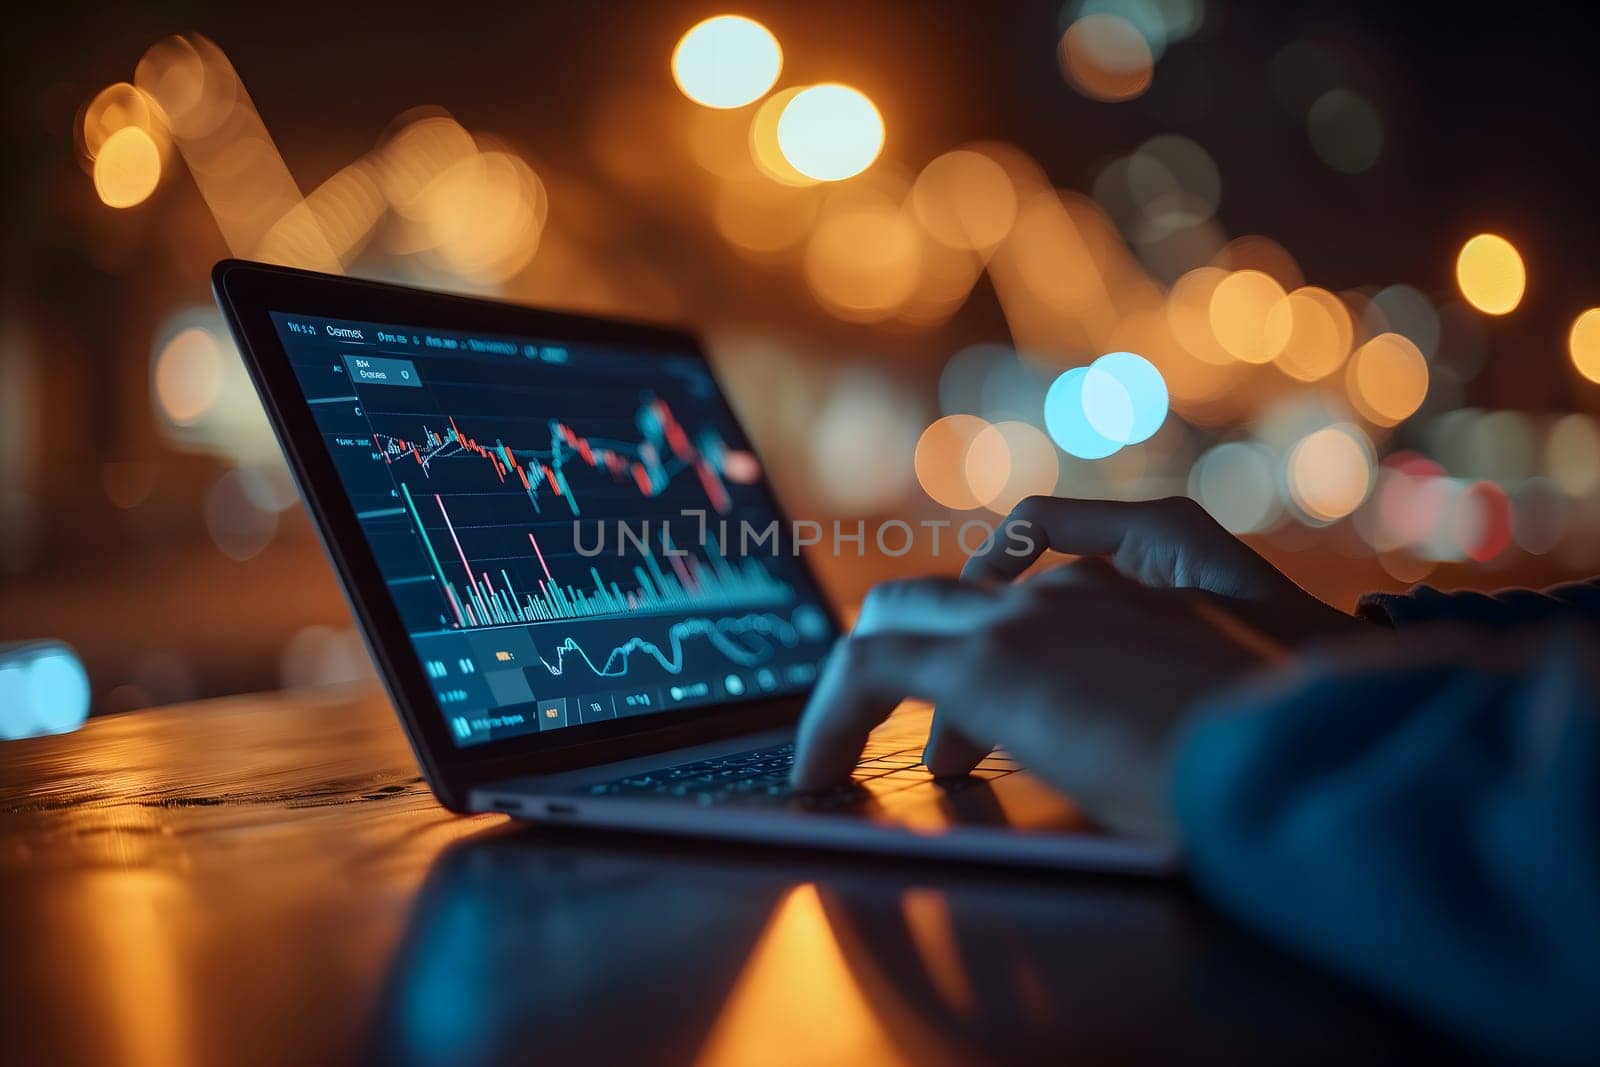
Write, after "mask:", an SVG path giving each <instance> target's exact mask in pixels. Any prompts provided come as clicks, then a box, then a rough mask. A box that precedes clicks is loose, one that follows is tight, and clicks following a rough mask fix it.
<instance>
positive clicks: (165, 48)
mask: <svg viewBox="0 0 1600 1067" xmlns="http://www.w3.org/2000/svg"><path fill="white" fill-rule="evenodd" d="M133 83H134V85H136V86H138V87H139V90H140V91H141V92H143V93H144V94H145V95H146V96H148V97H150V98H151V99H152V100H154V101H155V102H156V103H157V104H158V105H159V106H160V108H161V114H162V117H163V118H164V119H165V120H166V124H167V127H168V128H169V129H171V131H172V132H173V134H174V135H175V136H177V137H179V138H183V139H187V140H199V139H201V138H205V137H208V136H210V135H211V134H213V133H215V132H216V131H217V130H218V129H219V128H220V127H221V126H222V125H223V123H224V122H226V121H227V120H228V119H229V118H230V116H232V115H233V111H234V108H235V106H236V105H237V103H238V101H239V97H240V95H241V93H242V91H243V90H242V87H241V86H240V84H239V78H238V75H237V74H235V72H234V69H233V64H232V63H230V62H229V61H228V57H227V56H225V55H223V53H222V49H220V48H218V47H217V46H216V44H214V43H213V42H212V41H211V40H209V39H208V38H206V37H203V36H201V35H200V34H198V33H195V34H187V35H183V36H172V37H165V38H162V39H161V40H159V41H157V42H156V43H155V44H153V45H151V46H150V48H149V49H147V50H146V51H145V54H144V55H143V56H142V57H141V58H140V59H139V64H138V66H137V67H136V68H135V69H134V75H133Z"/></svg>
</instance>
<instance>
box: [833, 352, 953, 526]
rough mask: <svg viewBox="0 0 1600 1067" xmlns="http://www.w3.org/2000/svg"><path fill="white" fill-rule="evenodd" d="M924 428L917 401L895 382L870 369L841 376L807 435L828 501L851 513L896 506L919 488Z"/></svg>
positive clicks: (848, 372)
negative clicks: (918, 456) (919, 453)
mask: <svg viewBox="0 0 1600 1067" xmlns="http://www.w3.org/2000/svg"><path fill="white" fill-rule="evenodd" d="M923 425H924V424H923V416H922V413H921V411H920V408H919V405H918V403H917V401H916V399H915V398H914V397H912V396H911V395H909V393H908V391H907V390H906V389H905V388H904V386H903V385H902V384H901V383H899V382H897V381H895V380H894V379H893V378H891V377H889V376H888V375H886V374H884V373H882V372H881V371H876V370H870V369H859V370H857V369H852V370H849V371H846V372H844V373H842V374H840V375H839V376H838V377H837V378H835V379H834V380H833V382H832V383H831V384H830V386H829V392H828V396H827V399H826V400H825V402H824V403H823V405H822V410H821V411H820V412H819V413H818V414H817V416H816V418H815V421H814V424H813V425H812V426H811V428H810V433H809V435H808V436H809V437H810V439H811V440H810V444H811V464H812V466H811V472H810V473H811V477H812V479H813V484H814V485H815V486H816V488H817V489H818V490H819V491H820V493H821V496H822V500H823V502H824V503H825V504H826V505H827V506H828V507H830V508H832V509H835V510H837V511H838V512H839V513H841V514H846V515H863V514H868V513H872V512H883V511H891V510H892V509H893V508H895V507H896V506H897V505H898V504H899V503H900V501H901V499H902V498H903V497H904V496H905V494H906V493H907V492H909V491H910V490H911V489H913V488H914V486H915V482H916V476H915V458H916V451H917V440H918V438H919V436H920V435H921V433H922V429H923Z"/></svg>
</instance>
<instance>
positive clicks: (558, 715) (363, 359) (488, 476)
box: [273, 313, 834, 745]
mask: <svg viewBox="0 0 1600 1067" xmlns="http://www.w3.org/2000/svg"><path fill="white" fill-rule="evenodd" d="M273 321H274V324H275V325H276V327H277V329H278V333H279V336H280V337H281V338H282V340H283V342H284V346H285V349H286V350H287V352H288V354H289V358H290V362H291V363H292V365H293V367H294V370H295V374H296V376H297V378H298V380H299V382H300V384H301V387H302V389H303V390H304V392H305V396H306V399H307V401H308V403H309V405H310V408H311V410H312V412H313V415H314V417H315V420H316V422H317V425H318V428H319V430H320V431H321V433H322V436H323V440H324V442H325V444H326V446H327V448H328V450H329V453H330V454H331V456H332V457H333V460H334V463H335V465H336V467H337V469H338V471H339V474H340V478H341V480H342V483H343V485H344V488H345V491H346V492H347V494H348V495H349V498H350V500H351V502H352V504H353V506H354V509H355V512H356V515H357V518H358V520H359V521H360V523H361V526H362V529H363V531H364V532H365V534H366V537H367V540H368V543H369V544H370V546H371V547H372V550H373V553H374V555H375V557H376V558H377V561H378V565H379V569H380V570H381V571H382V573H383V576H384V579H385V582H386V583H387V586H388V589H389V591H390V594H391V596H392V597H393V599H394V602H395V605H396V607H397V609H398V611H399V613H400V617H401V619H402V620H403V622H404V624H405V626H406V628H407V630H408V631H409V633H410V635H411V639H412V643H413V644H414V646H415V648H416V651H417V654H418V655H419V657H420V658H421V660H422V665H423V669H424V671H425V673H426V675H427V676H428V678H429V680H430V682H431V683H432V685H433V688H434V695H435V696H436V698H437V699H438V702H439V706H440V709H441V711H442V712H443V713H444V714H445V716H446V718H447V720H448V722H449V724H450V727H451V730H452V732H453V734H454V736H455V739H456V741H457V743H458V744H462V745H467V744H476V743H480V742H484V741H489V740H493V739H495V738H499V737H506V736H513V735H516V734H523V733H528V732H532V731H539V730H552V729H560V728H563V727H568V726H573V725H579V724H584V723H590V722H596V721H601V720H606V719H614V718H620V717H626V716H631V715H640V714H649V713H651V712H655V711H659V710H664V709H669V708H674V707H686V706H693V705H697V704H700V705H703V704H709V703H713V702H720V701H727V700H738V699H748V698H753V697H757V696H761V695H767V694H776V693H782V692H792V691H794V690H797V689H801V688H803V687H805V686H806V685H808V684H809V683H810V682H811V681H812V680H813V679H814V678H815V675H816V671H817V669H818V664H819V663H820V661H821V659H822V657H823V656H824V655H825V654H826V651H827V649H828V646H829V644H830V643H831V641H832V638H833V637H834V633H833V631H832V628H831V624H830V623H829V621H828V616H827V614H826V613H825V612H824V611H823V610H822V609H821V608H820V606H819V604H820V596H819V593H818V591H817V590H816V588H815V587H814V586H813V584H812V583H811V581H810V579H809V577H808V575H807V574H806V572H805V570H804V569H803V568H802V567H801V566H799V564H798V562H797V560H796V559H795V558H794V557H793V556H792V555H791V554H790V547H791V541H790V539H789V537H788V531H786V530H783V529H782V527H781V525H779V523H778V516H777V514H776V513H775V510H774V508H773V506H772V502H771V499H770V497H769V496H768V493H767V490H766V488H765V487H764V486H763V485H762V484H761V469H760V465H759V463H758V461H757V460H756V458H755V456H754V455H753V454H752V453H751V452H750V450H749V446H748V443H747V442H745V441H744V440H743V438H742V437H741V436H740V434H739V432H738V429H737V426H736V425H735V423H734V421H733V419H732V418H731V416H730V414H729V412H728V409H727V407H726V405H725V403H724V401H723V399H722V397H721V396H720V395H719V394H718V392H717V389H716V386H715V384H714V382H713V381H712V379H711V376H710V374H709V371H708V369H707V367H706V365H705V363H704V362H703V361H702V360H701V359H700V358H698V357H697V356H694V355H692V354H683V355H675V354H662V353H654V352H630V351H626V350H621V349H618V348H615V347H608V346H598V345H597V346H587V345H585V346H577V345H566V344H553V343H545V342H541V341H537V340H532V339H526V338H505V337H484V336H480V335H469V334H461V333H451V332H447V331H439V330H424V329H421V328H412V327H401V326H388V325H379V324H373V323H361V322H348V321H335V320H329V319H322V318H313V317H306V316H297V315H293V314H285V313H274V315H273Z"/></svg>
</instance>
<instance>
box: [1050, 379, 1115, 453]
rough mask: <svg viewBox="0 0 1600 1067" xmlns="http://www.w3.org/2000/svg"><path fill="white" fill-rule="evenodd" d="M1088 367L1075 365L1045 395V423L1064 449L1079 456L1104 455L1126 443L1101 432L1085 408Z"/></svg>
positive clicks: (1051, 435) (1053, 438)
mask: <svg viewBox="0 0 1600 1067" xmlns="http://www.w3.org/2000/svg"><path fill="white" fill-rule="evenodd" d="M1088 376H1089V368H1088V367H1073V368H1072V369H1071V370H1069V371H1065V372H1063V373H1062V374H1061V376H1060V377H1058V378H1057V379H1056V380H1055V381H1053V382H1051V383H1050V389H1049V391H1048V392H1046V393H1045V397H1044V427H1045V429H1046V430H1048V431H1049V433H1050V439H1051V440H1052V441H1054V442H1055V443H1056V445H1057V446H1058V447H1059V448H1060V449H1061V451H1063V452H1065V453H1067V455H1069V456H1076V457H1077V458H1079V459H1104V458H1105V457H1107V456H1109V455H1111V454H1113V453H1114V452H1116V451H1117V450H1118V449H1119V448H1121V447H1122V444H1121V442H1119V441H1113V440H1112V439H1111V438H1109V437H1107V436H1105V435H1104V434H1102V433H1100V431H1098V430H1096V429H1095V428H1094V426H1093V425H1092V424H1091V423H1090V422H1089V416H1088V415H1087V414H1086V413H1085V412H1084V407H1083V387H1084V381H1085V379H1086V378H1088Z"/></svg>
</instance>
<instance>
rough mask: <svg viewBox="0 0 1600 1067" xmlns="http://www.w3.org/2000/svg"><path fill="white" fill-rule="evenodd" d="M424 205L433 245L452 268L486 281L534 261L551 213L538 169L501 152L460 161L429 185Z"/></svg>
mask: <svg viewBox="0 0 1600 1067" xmlns="http://www.w3.org/2000/svg"><path fill="white" fill-rule="evenodd" d="M421 206H422V211H423V218H424V221H425V225H426V227H427V232H428V237H429V243H430V244H431V246H432V248H433V249H434V250H435V252H436V254H437V255H438V256H439V257H440V259H442V260H443V262H444V263H445V265H446V266H447V267H448V269H449V270H451V271H452V272H453V273H455V274H457V275H460V276H461V277H463V278H466V279H468V280H470V281H476V282H483V283H492V282H500V281H504V280H506V279H507V278H510V277H512V276H514V275H515V274H517V272H518V271H520V270H522V268H523V267H525V266H527V265H528V263H529V262H530V261H531V260H532V259H533V256H534V253H535V252H537V251H538V248H539V238H540V236H541V234H542V233H543V232H544V225H545V220H546V218H547V217H548V215H549V211H550V205H549V200H548V199H547V197H546V195H545V189H544V184H543V183H542V182H541V181H540V180H539V176H538V175H537V174H535V173H534V172H533V169H532V168H531V167H529V166H528V165H527V164H526V163H524V162H523V161H522V160H520V159H518V158H517V157H516V156H514V155H511V154H510V153H509V152H498V151H490V152H475V153H474V154H472V155H469V156H466V157H464V158H462V159H460V160H458V161H456V162H455V163H454V164H452V165H451V166H450V167H448V168H447V169H446V170H445V171H444V172H443V173H441V174H439V175H438V176H437V177H436V178H434V180H433V181H432V182H431V183H429V185H428V187H427V189H426V190H425V192H424V194H423V197H422V205H421Z"/></svg>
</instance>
